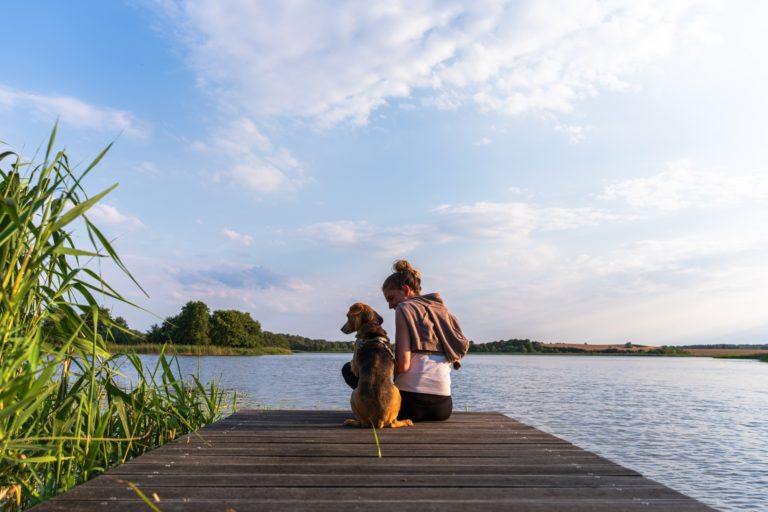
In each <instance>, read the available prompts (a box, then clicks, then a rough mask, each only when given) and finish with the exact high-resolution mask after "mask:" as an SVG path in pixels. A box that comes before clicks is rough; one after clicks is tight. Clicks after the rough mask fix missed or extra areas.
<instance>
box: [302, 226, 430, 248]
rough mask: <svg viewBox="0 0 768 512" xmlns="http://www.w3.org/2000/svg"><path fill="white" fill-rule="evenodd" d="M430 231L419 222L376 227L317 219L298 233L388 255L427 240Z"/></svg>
mask: <svg viewBox="0 0 768 512" xmlns="http://www.w3.org/2000/svg"><path fill="white" fill-rule="evenodd" d="M432 231H433V230H431V229H430V227H428V226H426V225H421V224H413V225H407V226H400V227H398V228H377V227H375V226H372V225H370V224H369V223H368V222H366V221H335V222H318V223H315V224H310V225H307V226H304V227H303V228H302V229H301V233H302V234H304V235H306V236H309V237H310V238H314V239H316V240H319V241H321V242H323V243H325V244H328V245H330V246H333V247H345V248H347V247H358V248H363V249H366V248H367V249H368V250H371V251H374V252H376V253H379V254H383V255H391V256H399V255H403V254H406V253H408V252H410V251H412V250H413V249H415V248H417V247H419V246H421V245H422V244H424V243H426V242H428V241H429V240H430V239H431V238H432V237H431V236H430V235H431V234H434V233H433V232H432Z"/></svg>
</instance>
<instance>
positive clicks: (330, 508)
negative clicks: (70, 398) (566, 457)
mask: <svg viewBox="0 0 768 512" xmlns="http://www.w3.org/2000/svg"><path fill="white" fill-rule="evenodd" d="M157 506H158V507H160V508H161V509H162V511H163V512H210V511H212V510H216V511H222V512H285V511H312V512H338V511H339V510H359V511H361V512H392V511H393V510H397V512H466V511H467V510H471V509H476V510H482V511H483V512H486V511H487V512H508V511H510V510H514V511H515V512H563V511H568V512H649V511H670V512H702V511H713V512H716V511H715V510H714V509H712V508H706V507H704V506H703V505H702V504H700V503H697V502H695V501H693V500H690V499H689V500H642V501H641V500H637V501H626V500H613V501H612V500H602V501H598V500H578V501H575V500H572V499H571V500H557V499H550V500H538V501H532V500H502V501H492V500H472V501H470V500H460V501H453V502H449V501H442V500H432V501H403V500H397V499H387V500H386V501H362V500H357V499H355V498H354V497H352V498H348V499H345V500H333V501H322V500H277V501H268V500H256V501H245V500H238V499H233V498H228V499H224V500H202V499H201V500H181V501H171V500H162V501H160V502H158V503H157ZM72 507H73V504H72V502H68V501H58V502H49V503H47V504H46V506H45V508H39V509H36V510H45V511H49V512H59V511H61V512H71V511H72V510H73V508H72ZM76 510H77V511H78V512H136V511H141V510H148V507H147V506H146V505H145V504H144V503H143V502H141V501H139V500H138V499H136V500H135V501H108V500H103V501H90V502H89V501H81V502H78V503H77V508H76Z"/></svg>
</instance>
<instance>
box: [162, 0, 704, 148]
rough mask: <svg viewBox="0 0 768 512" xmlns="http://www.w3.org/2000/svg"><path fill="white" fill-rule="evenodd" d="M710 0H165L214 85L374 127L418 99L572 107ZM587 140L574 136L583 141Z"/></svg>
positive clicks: (616, 82) (314, 118)
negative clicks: (375, 117) (378, 115)
mask: <svg viewBox="0 0 768 512" xmlns="http://www.w3.org/2000/svg"><path fill="white" fill-rule="evenodd" d="M709 3H710V2H709V1H707V0H698V1H696V0H652V1H645V2H634V1H631V0H613V1H609V2H601V1H598V0H573V1H568V2H560V1H557V2H556V1H542V0H528V1H507V0H483V1H477V2H463V1H459V0H434V1H431V0H422V1H410V2H386V3H383V4H382V3H373V4H371V3H368V2H354V1H344V0H340V1H335V2H312V1H310V0H298V1H294V2H279V3H272V2H234V3H232V2H227V3H220V2H209V1H205V0H177V1H170V0H169V1H166V2H162V3H159V4H158V5H160V6H161V7H162V8H163V11H164V13H165V14H166V15H167V16H168V17H169V18H170V19H171V20H172V22H173V23H174V24H175V26H176V27H177V28H178V30H179V33H180V34H181V38H182V40H183V42H184V44H185V45H186V47H187V48H188V58H189V62H190V64H191V66H192V67H193V69H194V70H195V71H196V73H197V76H198V80H199V81H200V83H201V84H202V86H203V87H204V88H206V89H207V90H209V91H211V92H212V93H213V94H215V95H216V96H217V97H220V98H223V99H225V101H226V102H229V104H233V105H236V106H237V107H242V108H245V109H246V110H247V111H248V112H250V113H251V114H252V115H258V116H262V115H280V116H289V117H294V118H298V119H307V120H310V121H311V122H312V123H314V124H317V125H319V126H333V125H335V124H338V123H342V122H351V123H354V124H365V123H367V122H368V120H369V118H370V116H371V114H372V113H373V112H374V111H375V110H376V109H377V108H379V107H381V106H383V105H386V104H389V103H391V102H393V101H397V100H399V99H402V98H413V97H416V96H419V97H420V98H421V100H422V101H423V102H424V103H425V104H429V105H432V106H435V107H437V108H448V109H451V108H457V107H459V106H461V105H465V104H470V105H475V106H476V107H478V108H480V109H482V110H492V111H496V112H503V113H507V114H510V115H517V114H522V113H526V112H543V113H565V112H569V111H571V110H573V109H574V105H575V103H576V102H577V101H578V100H580V99H582V98H585V97H589V96H593V95H595V94H597V93H598V92H599V91H601V90H617V89H622V88H625V87H627V85H628V84H627V82H626V78H625V76H627V75H630V74H631V73H632V72H634V71H635V70H636V69H637V68H638V67H640V66H643V65H645V64H648V63H651V62H653V61H655V60H656V59H660V58H663V57H664V56H666V55H668V54H670V53H671V52H672V51H673V50H674V49H676V48H677V47H679V46H680V45H683V44H689V43H691V42H695V41H696V40H697V38H698V39H705V40H706V39H708V32H707V29H706V26H705V25H703V24H702V22H701V19H700V17H699V14H700V13H701V11H702V10H703V8H705V7H706V6H707V5H708V4H709ZM579 136H580V135H579V134H578V133H576V137H577V138H578V137H579Z"/></svg>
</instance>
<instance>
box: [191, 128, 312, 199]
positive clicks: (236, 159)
mask: <svg viewBox="0 0 768 512" xmlns="http://www.w3.org/2000/svg"><path fill="white" fill-rule="evenodd" d="M192 145H193V147H194V148H195V149H197V150H199V151H203V152H207V151H215V153H216V157H217V160H219V161H220V160H222V159H223V160H225V161H229V162H230V166H231V167H230V168H229V170H227V171H225V172H224V173H223V174H216V175H214V181H217V182H218V181H221V179H222V178H223V177H227V178H230V179H231V180H233V181H234V182H235V183H236V184H237V185H242V186H244V187H246V188H247V189H249V190H252V191H254V192H257V193H260V194H271V193H277V192H287V191H293V190H296V189H297V188H299V187H300V186H302V185H303V184H304V183H305V182H306V181H307V180H306V179H305V177H304V170H303V168H302V165H301V163H300V162H299V161H298V160H297V159H296V158H294V157H293V155H292V154H291V153H290V152H289V151H288V150H287V149H285V148H282V147H276V146H275V145H274V144H273V143H272V141H270V139H269V138H268V137H267V136H266V135H264V134H262V133H261V132H260V131H259V129H258V128H257V127H256V125H255V124H254V123H253V121H251V120H250V119H247V118H238V119H234V120H232V121H230V122H229V123H228V124H226V125H224V126H223V127H221V128H219V129H218V131H217V132H216V133H215V134H214V135H213V137H212V140H211V142H210V143H208V144H206V143H204V142H200V141H197V142H194V143H193V144H192Z"/></svg>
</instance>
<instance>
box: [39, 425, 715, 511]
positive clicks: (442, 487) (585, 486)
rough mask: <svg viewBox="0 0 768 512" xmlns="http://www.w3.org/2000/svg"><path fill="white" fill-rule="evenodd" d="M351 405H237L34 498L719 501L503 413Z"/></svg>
mask: <svg viewBox="0 0 768 512" xmlns="http://www.w3.org/2000/svg"><path fill="white" fill-rule="evenodd" d="M349 416H350V415H349V413H348V412H345V411H240V412H238V413H237V414H234V415H232V416H230V417H229V418H226V419H224V420H221V421H219V422H217V423H215V424H213V425H211V426H209V427H206V428H203V429H201V430H200V431H199V432H198V433H197V434H192V435H189V436H184V437H183V438H181V439H179V440H177V441H176V442H174V443H172V444H169V445H166V446H164V447H161V448H158V449H157V450H154V451H152V452H150V453H147V454H145V455H143V456H141V457H138V458H137V459H135V460H133V461H130V462H128V463H126V464H122V465H120V466H117V467H115V468H113V469H112V470H110V471H109V472H107V473H106V474H105V475H102V476H100V477H97V478H95V479H93V480H91V481H89V482H86V483H85V484H83V485H81V486H79V487H77V488H75V489H73V490H71V491H70V492H67V493H65V494H63V495H61V496H58V497H56V498H54V499H52V500H50V501H48V502H46V503H43V504H41V505H39V506H38V507H36V508H35V510H40V511H55V510H82V511H86V512H87V511H95V510H99V511H106V512H120V511H122V510H142V509H146V508H145V507H146V505H145V504H143V502H141V501H140V499H139V498H138V496H137V494H136V492H135V491H133V490H132V489H131V488H130V487H129V486H128V484H127V482H131V483H132V484H133V485H135V486H137V487H138V488H139V489H140V490H141V492H143V493H144V494H145V495H146V496H147V497H148V498H149V499H151V500H153V501H156V503H157V506H158V507H160V508H161V509H162V510H163V511H164V512H169V511H175V510H184V511H196V510H221V511H225V510H227V509H231V510H235V511H237V512H243V511H248V510H259V511H265V510H266V511H285V510H317V511H326V510H328V511H330V510H333V511H336V510H339V509H344V510H363V511H366V512H370V511H373V510H387V511H389V512H391V511H392V510H398V512H401V511H415V510H418V511H420V512H422V511H430V510H435V511H437V510H439V511H441V512H446V511H447V512H451V511H457V510H468V509H472V508H477V509H482V510H510V509H514V510H518V511H523V512H526V511H527V512H542V511H553V510H558V511H559V510H569V511H574V512H582V511H583V512H586V511H590V512H609V511H610V512H615V511H628V512H630V511H632V512H634V511H639V510H643V511H674V512H695V511H696V512H698V511H704V510H713V509H711V508H709V507H707V506H705V505H703V504H701V503H699V502H697V501H695V500H693V499H691V498H688V497H686V496H684V495H682V494H680V493H678V492H677V491H674V490H672V489H669V488H667V487H665V486H663V485H661V484H659V483H657V482H654V481H652V480H649V479H647V478H644V477H642V476H641V475H639V474H638V473H637V472H635V471H633V470H631V469H628V468H624V467H622V466H620V465H618V464H615V463H613V462H611V461H609V460H607V459H605V458H603V457H600V456H598V455H595V454H593V453H590V452H587V451H584V450H582V449H580V448H578V447H576V446H573V445H572V444H570V443H568V442H566V441H563V440H562V439H559V438H557V437H555V436H552V435H550V434H546V433H544V432H541V431H539V430H536V429H534V428H532V427H529V426H527V425H523V424H522V423H519V422H517V421H514V420H511V419H509V418H507V417H506V416H503V415H501V414H496V413H455V414H454V415H453V417H452V418H451V419H450V420H448V421H446V422H440V423H418V424H416V425H415V426H414V427H409V428H401V429H394V430H392V429H382V430H380V431H378V436H379V440H380V444H381V450H382V453H383V458H381V459H380V458H378V457H377V456H376V445H375V443H374V439H373V433H372V431H371V430H370V429H355V428H349V427H343V426H342V422H343V420H344V419H345V418H347V417H349Z"/></svg>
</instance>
